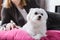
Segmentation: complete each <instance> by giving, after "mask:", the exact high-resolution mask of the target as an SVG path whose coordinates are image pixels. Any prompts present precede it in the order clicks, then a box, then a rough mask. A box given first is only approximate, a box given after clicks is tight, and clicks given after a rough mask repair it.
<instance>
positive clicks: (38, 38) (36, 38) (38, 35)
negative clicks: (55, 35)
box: [32, 34, 42, 40]
mask: <svg viewBox="0 0 60 40" xmlns="http://www.w3.org/2000/svg"><path fill="white" fill-rule="evenodd" d="M32 37H33V38H34V39H35V40H40V39H41V37H42V35H41V34H37V35H34V36H32Z"/></svg>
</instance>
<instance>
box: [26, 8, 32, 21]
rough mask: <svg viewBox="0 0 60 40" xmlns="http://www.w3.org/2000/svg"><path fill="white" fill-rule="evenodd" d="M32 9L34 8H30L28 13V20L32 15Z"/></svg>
mask: <svg viewBox="0 0 60 40" xmlns="http://www.w3.org/2000/svg"><path fill="white" fill-rule="evenodd" d="M32 11H33V8H31V9H30V10H29V13H28V15H27V21H29V20H30V17H31V14H32Z"/></svg>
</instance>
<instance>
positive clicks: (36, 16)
mask: <svg viewBox="0 0 60 40" xmlns="http://www.w3.org/2000/svg"><path fill="white" fill-rule="evenodd" d="M47 18H48V16H47V13H46V12H45V10H44V9H42V8H31V9H30V12H29V14H28V15H27V23H26V24H25V25H24V26H23V29H24V30H25V31H27V32H28V33H29V34H30V35H31V36H32V38H34V39H36V40H40V39H41V37H44V36H46V31H47V28H46V22H47Z"/></svg>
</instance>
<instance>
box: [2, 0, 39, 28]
mask: <svg viewBox="0 0 60 40" xmlns="http://www.w3.org/2000/svg"><path fill="white" fill-rule="evenodd" d="M35 2H36V1H32V0H4V2H3V6H2V11H1V14H2V15H1V17H2V25H4V26H5V27H6V26H9V25H11V26H15V25H16V26H21V27H22V26H23V25H24V24H25V23H26V15H27V12H28V11H29V9H30V8H36V7H39V6H38V5H37V4H36V3H35ZM31 3H32V4H31ZM32 5H33V6H32ZM11 20H12V21H13V22H14V23H15V24H14V23H13V24H12V23H10V21H11Z"/></svg>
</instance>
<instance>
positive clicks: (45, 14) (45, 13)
mask: <svg viewBox="0 0 60 40" xmlns="http://www.w3.org/2000/svg"><path fill="white" fill-rule="evenodd" d="M40 11H42V12H43V13H44V16H45V17H47V18H48V15H47V12H46V11H45V10H44V9H42V8H40Z"/></svg>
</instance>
